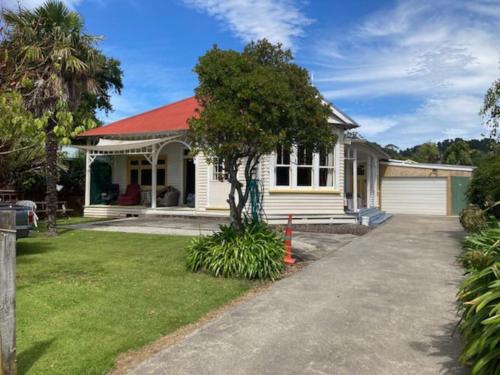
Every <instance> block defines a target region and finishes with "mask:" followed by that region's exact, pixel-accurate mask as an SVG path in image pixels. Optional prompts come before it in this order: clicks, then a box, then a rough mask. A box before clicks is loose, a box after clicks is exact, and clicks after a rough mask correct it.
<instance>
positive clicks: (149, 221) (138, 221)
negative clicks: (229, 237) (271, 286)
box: [67, 216, 227, 236]
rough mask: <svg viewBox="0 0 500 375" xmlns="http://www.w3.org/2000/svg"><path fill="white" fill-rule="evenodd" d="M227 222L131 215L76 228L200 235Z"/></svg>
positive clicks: (209, 232)
mask: <svg viewBox="0 0 500 375" xmlns="http://www.w3.org/2000/svg"><path fill="white" fill-rule="evenodd" d="M225 222H227V220H224V219H221V218H198V217H186V218H183V217H169V216H164V217H151V216H148V217H130V218H124V219H116V220H109V221H100V222H99V221H97V222H93V223H83V224H75V225H71V226H69V225H68V226H67V227H71V228H74V229H85V230H97V231H102V232H124V233H143V234H166V235H181V236H198V235H206V234H212V233H213V232H214V231H217V230H218V228H219V225H220V224H222V223H225Z"/></svg>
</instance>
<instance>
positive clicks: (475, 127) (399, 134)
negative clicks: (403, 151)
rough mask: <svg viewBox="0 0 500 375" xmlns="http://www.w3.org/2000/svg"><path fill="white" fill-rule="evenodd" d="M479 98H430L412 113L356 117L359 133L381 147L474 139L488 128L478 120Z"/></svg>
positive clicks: (465, 96) (460, 96)
mask: <svg viewBox="0 0 500 375" xmlns="http://www.w3.org/2000/svg"><path fill="white" fill-rule="evenodd" d="M481 102H482V97H481V96H469V95H457V96H453V97H433V98H431V99H429V100H427V101H425V102H424V104H422V105H421V106H420V107H418V108H417V109H416V110H415V111H411V112H408V113H400V114H395V115H389V116H366V115H362V114H360V115H356V114H353V117H354V118H356V120H357V121H358V122H359V123H360V124H361V128H360V133H361V134H362V135H364V136H367V137H368V138H369V139H373V140H374V141H377V142H379V143H381V144H383V145H385V144H388V143H394V144H397V145H398V146H400V147H408V146H411V145H415V144H418V143H422V142H426V141H428V140H429V139H433V140H436V141H437V140H442V139H446V138H454V137H462V138H473V137H477V136H478V135H479V134H481V133H487V129H486V128H485V127H484V126H483V125H481V124H480V122H479V121H478V114H477V113H478V108H479V107H480V105H481Z"/></svg>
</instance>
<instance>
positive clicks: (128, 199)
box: [117, 184, 141, 206]
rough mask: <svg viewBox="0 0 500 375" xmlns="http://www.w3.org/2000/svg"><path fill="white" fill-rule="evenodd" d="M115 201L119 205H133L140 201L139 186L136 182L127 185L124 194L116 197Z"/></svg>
mask: <svg viewBox="0 0 500 375" xmlns="http://www.w3.org/2000/svg"><path fill="white" fill-rule="evenodd" d="M117 203H118V204H119V205H120V206H135V205H138V204H140V203H141V187H140V186H139V185H137V184H129V185H127V190H125V194H121V195H120V196H119V197H118V201H117Z"/></svg>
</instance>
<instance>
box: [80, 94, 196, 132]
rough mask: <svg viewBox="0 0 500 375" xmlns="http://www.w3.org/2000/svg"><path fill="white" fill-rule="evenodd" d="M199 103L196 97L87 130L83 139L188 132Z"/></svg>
mask: <svg viewBox="0 0 500 375" xmlns="http://www.w3.org/2000/svg"><path fill="white" fill-rule="evenodd" d="M196 108H198V102H197V101H196V99H195V98H194V97H191V98H187V99H184V100H180V101H178V102H175V103H171V104H167V105H164V106H162V107H159V108H156V109H152V110H150V111H147V112H144V113H140V114H138V115H135V116H132V117H128V118H125V119H123V120H119V121H115V122H112V123H111V124H109V125H105V126H101V127H98V128H95V129H90V130H87V131H86V132H83V133H81V134H80V136H82V137H94V136H96V137H97V136H107V135H133V134H145V133H149V134H161V133H166V132H171V131H176V130H187V129H188V123H187V120H188V119H189V118H191V117H193V116H194V115H195V113H196V112H195V111H196Z"/></svg>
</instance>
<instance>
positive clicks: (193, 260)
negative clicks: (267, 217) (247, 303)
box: [187, 222, 285, 280]
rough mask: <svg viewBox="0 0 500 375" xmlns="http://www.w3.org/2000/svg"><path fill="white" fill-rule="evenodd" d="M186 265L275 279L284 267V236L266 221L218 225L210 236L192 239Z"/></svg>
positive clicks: (228, 274) (231, 274)
mask: <svg viewBox="0 0 500 375" xmlns="http://www.w3.org/2000/svg"><path fill="white" fill-rule="evenodd" d="M187 267H188V269H190V270H191V271H193V272H194V271H205V272H208V273H210V274H212V275H214V276H222V277H236V278H246V279H268V280H276V279H278V278H279V277H280V276H281V274H282V272H283V270H284V268H285V265H284V262H283V238H282V236H281V235H280V234H278V233H277V232H276V231H274V230H272V229H271V228H269V226H267V224H265V223H258V222H245V223H243V225H242V227H241V228H240V229H234V228H232V227H230V226H221V227H220V231H219V232H217V233H214V234H212V235H211V236H206V237H197V238H195V239H193V241H192V242H191V244H190V245H189V247H188V255H187Z"/></svg>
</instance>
